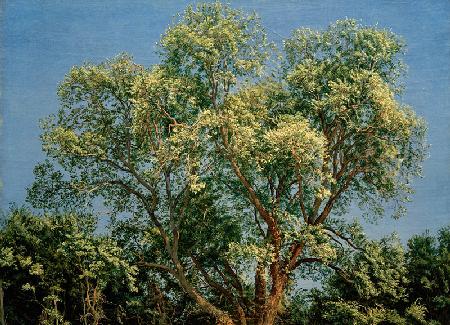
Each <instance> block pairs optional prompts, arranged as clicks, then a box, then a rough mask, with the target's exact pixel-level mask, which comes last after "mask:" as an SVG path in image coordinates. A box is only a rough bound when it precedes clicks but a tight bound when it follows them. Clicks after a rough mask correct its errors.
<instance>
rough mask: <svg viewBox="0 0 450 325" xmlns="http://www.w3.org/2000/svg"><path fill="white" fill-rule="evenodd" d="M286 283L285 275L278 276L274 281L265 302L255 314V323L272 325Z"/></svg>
mask: <svg viewBox="0 0 450 325" xmlns="http://www.w3.org/2000/svg"><path fill="white" fill-rule="evenodd" d="M285 284H286V277H285V276H283V277H280V279H279V280H278V281H277V283H275V284H274V285H273V287H272V290H271V292H270V296H269V297H268V299H267V302H266V304H265V305H264V306H263V308H261V310H260V314H259V315H257V316H258V319H257V322H256V324H257V325H273V324H274V322H275V318H276V317H277V314H278V309H279V306H280V302H281V298H282V297H283V292H284V288H285Z"/></svg>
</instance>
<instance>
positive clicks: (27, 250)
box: [0, 210, 136, 324]
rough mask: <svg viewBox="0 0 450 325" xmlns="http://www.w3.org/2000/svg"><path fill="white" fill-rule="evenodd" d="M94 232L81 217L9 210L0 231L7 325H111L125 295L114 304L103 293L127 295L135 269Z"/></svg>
mask: <svg viewBox="0 0 450 325" xmlns="http://www.w3.org/2000/svg"><path fill="white" fill-rule="evenodd" d="M95 228H96V224H95V220H93V219H92V218H91V217H86V216H80V215H77V216H75V215H55V216H52V215H47V216H43V217H39V216H35V215H32V214H31V213H30V212H28V211H26V210H15V211H12V212H11V214H10V216H9V218H8V219H7V221H6V224H5V226H4V227H3V228H2V229H1V231H0V270H1V272H0V280H1V281H2V283H3V286H4V290H5V291H4V309H5V320H6V323H7V324H24V323H26V324H36V323H39V324H69V323H80V324H99V323H100V322H101V320H102V319H109V323H111V322H114V323H117V317H116V314H117V310H120V309H121V308H124V307H125V306H126V298H127V296H126V295H125V297H124V298H125V299H122V300H121V301H120V303H119V304H116V305H114V304H111V302H110V301H107V300H106V299H105V293H108V294H109V296H113V293H115V294H116V295H117V293H118V292H119V291H121V290H122V291H123V292H127V293H128V296H132V295H133V291H135V286H134V282H135V274H136V267H135V266H131V265H130V264H129V263H127V261H126V259H125V258H124V255H123V252H122V250H121V249H120V248H119V247H118V246H117V245H116V243H115V242H114V241H113V240H112V239H111V238H109V237H106V236H102V235H95V234H94V232H95ZM121 305H122V306H121Z"/></svg>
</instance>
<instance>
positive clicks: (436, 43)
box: [0, 0, 450, 238]
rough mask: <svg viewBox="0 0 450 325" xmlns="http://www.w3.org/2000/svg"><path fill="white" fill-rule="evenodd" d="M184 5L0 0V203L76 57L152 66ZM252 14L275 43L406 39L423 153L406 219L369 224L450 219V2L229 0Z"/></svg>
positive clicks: (12, 196)
mask: <svg viewBox="0 0 450 325" xmlns="http://www.w3.org/2000/svg"><path fill="white" fill-rule="evenodd" d="M188 3H191V2H190V1H170V0H167V1H132V0H128V1H126V0H123V1H119V0H108V1H106V0H105V1H98V0H91V1H87V0H79V1H71V0H51V1H50V0H47V1H46V0H28V1H24V0H15V1H1V4H0V9H1V15H2V19H1V37H2V39H1V66H0V67H1V98H0V108H1V116H2V119H3V126H2V129H1V138H0V178H1V180H2V182H3V190H2V192H1V194H0V208H2V209H6V208H7V207H8V205H9V203H10V202H17V203H18V204H21V203H23V201H24V197H25V192H26V191H25V189H26V188H27V187H28V186H29V185H30V183H31V182H32V180H33V173H32V171H33V167H34V165H35V164H36V163H37V162H39V161H41V160H42V159H44V156H43V154H42V151H41V147H40V142H39V133H40V130H39V119H40V118H43V117H45V116H47V115H49V114H51V113H54V112H56V110H57V109H58V101H57V98H56V87H57V85H58V83H59V82H60V81H61V80H62V78H63V77H64V74H65V73H67V72H68V70H69V69H70V68H71V67H72V66H74V65H79V64H82V63H83V62H85V61H90V62H101V61H102V60H104V59H106V58H111V57H113V56H115V55H117V54H119V53H121V52H128V53H130V54H131V55H132V56H133V57H134V58H135V60H136V62H138V63H140V64H144V65H146V66H150V65H151V64H154V63H157V62H158V57H157V56H156V55H155V53H154V50H155V43H156V42H157V41H158V39H159V37H160V35H161V33H163V31H164V29H165V28H166V27H167V25H168V24H169V23H170V22H171V21H172V19H173V16H174V15H175V14H176V13H177V12H180V11H181V10H183V8H184V7H185V6H186V5H187V4H188ZM231 5H232V6H234V7H238V8H239V7H240V8H243V9H245V10H255V11H257V12H258V13H259V15H260V16H261V18H262V22H263V24H264V26H265V27H266V28H267V30H268V33H269V37H271V38H272V39H273V40H274V41H280V39H281V37H287V36H288V35H289V34H290V32H291V30H292V29H294V28H297V27H300V26H307V27H312V28H320V29H321V28H325V27H326V26H327V25H328V24H329V23H330V22H333V21H335V20H336V19H342V18H346V17H349V18H356V19H360V20H361V21H362V23H363V24H370V25H373V24H378V26H380V27H384V28H390V29H392V31H394V32H395V33H397V34H399V35H402V36H403V38H404V39H405V40H406V43H407V44H408V52H407V54H406V56H405V62H406V64H407V65H408V67H409V68H408V76H407V78H406V80H405V84H406V92H405V94H404V96H403V98H402V100H403V102H405V103H407V104H409V105H411V106H412V107H413V108H414V109H415V110H416V111H417V112H418V114H419V115H421V116H423V117H424V118H425V119H426V121H427V122H428V126H429V132H428V141H429V143H430V144H431V150H430V158H429V159H428V160H427V161H426V163H425V170H424V178H423V179H420V180H417V181H416V182H415V184H414V186H415V188H416V192H417V193H416V194H415V195H414V196H413V202H412V203H411V204H410V205H409V213H408V216H407V217H406V218H404V219H402V220H399V221H394V220H391V219H384V220H382V221H380V222H379V225H378V226H369V227H368V228H367V229H368V232H370V233H373V234H374V236H378V235H380V234H385V233H389V232H391V231H393V230H396V231H397V232H399V233H400V235H401V236H402V238H407V237H409V236H410V235H411V234H413V233H418V232H422V231H423V230H425V229H426V228H429V229H431V230H436V229H437V228H439V227H440V226H443V225H445V224H448V223H449V221H450V2H449V1H448V0H433V1H432V0H429V1H413V0H411V1H409V0H406V1H400V0H397V1H394V0H392V1H385V0H384V1H383V0H377V1H363V0H359V1H358V0H322V1H317V0H309V1H281V0H279V1H231Z"/></svg>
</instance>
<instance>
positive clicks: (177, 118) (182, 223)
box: [29, 3, 425, 313]
mask: <svg viewBox="0 0 450 325" xmlns="http://www.w3.org/2000/svg"><path fill="white" fill-rule="evenodd" d="M402 50H403V44H402V42H401V41H400V40H399V39H398V38H397V37H396V36H395V35H394V34H392V33H391V32H389V31H386V30H379V29H377V28H372V27H364V26H361V25H359V24H358V23H357V22H356V21H354V20H344V21H338V22H337V23H336V24H334V25H331V26H330V27H329V28H328V29H326V30H325V31H320V32H316V31H312V30H309V29H299V30H296V31H294V32H293V34H292V36H291V37H290V38H289V39H287V40H286V41H285V42H284V56H283V58H281V59H280V60H281V64H279V63H280V62H273V61H271V60H275V58H277V60H278V57H277V56H275V55H274V51H275V50H274V45H273V44H270V43H268V42H267V40H266V35H265V32H264V30H263V29H262V27H261V26H260V23H259V19H258V18H257V17H256V16H255V15H246V14H244V13H242V12H240V11H237V10H233V9H230V8H228V7H226V6H223V5H221V4H219V3H214V4H201V5H199V6H197V7H196V8H193V7H189V8H188V9H187V10H186V11H185V13H184V15H183V16H181V17H180V18H179V20H178V21H177V22H176V23H175V24H174V25H172V26H171V27H169V28H168V29H167V31H166V32H165V34H164V35H163V37H162V39H161V42H160V54H161V59H162V60H161V64H160V65H157V66H154V67H152V68H150V69H146V68H144V67H142V66H139V65H137V64H135V63H133V62H132V60H131V58H130V57H129V56H127V55H121V56H119V57H117V58H115V59H113V60H110V61H107V62H106V63H103V64H100V65H93V64H86V65H83V66H81V67H74V68H73V69H72V70H71V71H70V72H69V73H68V74H67V76H66V78H65V79H64V81H63V82H62V83H61V85H60V88H59V92H58V94H59V96H60V99H61V109H60V111H59V113H58V114H57V116H54V117H52V118H50V119H48V120H46V121H45V122H44V125H43V127H44V133H43V135H42V140H43V144H44V150H45V151H46V153H47V154H48V157H49V158H50V159H53V160H55V161H57V162H58V164H59V166H60V170H54V169H53V167H52V165H51V164H50V163H45V164H43V165H41V166H38V167H37V169H36V175H37V180H36V182H35V184H34V185H33V187H32V188H31V189H30V191H29V200H30V202H32V203H33V204H34V205H35V206H36V207H42V208H46V209H49V208H70V209H73V208H79V207H84V206H85V205H89V204H92V202H93V201H92V200H93V199H94V198H98V197H102V198H103V199H104V201H103V204H105V205H106V206H108V207H109V208H110V210H111V212H112V213H113V214H116V215H117V214H122V215H124V214H125V215H127V214H130V215H131V216H133V217H134V218H138V219H139V220H148V221H149V223H146V224H145V226H143V228H142V229H144V230H143V232H144V233H146V234H145V236H147V238H148V236H150V237H152V236H153V237H157V238H160V241H158V240H156V241H150V242H152V243H158V245H163V246H164V248H165V249H166V253H161V254H160V255H159V256H156V257H155V256H154V258H156V260H157V261H158V263H161V264H163V265H171V266H170V268H172V267H173V268H174V269H175V271H174V272H175V273H176V274H177V275H176V276H177V277H179V278H180V282H182V283H184V282H183V281H184V280H185V279H184V278H182V276H181V274H185V273H186V272H184V271H183V270H184V268H186V267H188V265H192V263H193V264H195V265H197V266H198V265H199V264H202V263H206V264H205V265H211V264H208V263H213V261H217V260H221V261H223V262H224V263H225V262H228V260H227V258H229V259H230V260H229V261H231V260H232V259H236V258H242V257H243V256H244V255H245V256H248V255H250V256H252V259H253V261H257V262H258V261H259V262H261V261H266V262H267V264H265V265H266V266H267V267H269V269H270V274H271V276H272V279H271V281H272V285H273V286H274V287H276V285H275V284H276V283H278V282H277V281H281V280H279V279H284V278H283V276H287V275H286V274H289V272H290V271H291V270H293V269H295V268H296V267H298V266H299V265H300V260H299V259H298V257H299V254H300V253H301V252H303V253H305V254H307V255H308V254H309V255H310V256H309V257H311V258H312V257H313V256H316V257H317V259H316V261H320V262H324V263H325V261H330V260H332V259H333V258H335V257H336V254H337V253H336V252H337V250H338V248H337V247H335V245H334V244H332V242H330V238H329V237H330V236H333V235H332V233H330V231H329V230H327V227H331V226H332V225H333V223H332V219H331V218H332V216H334V217H336V216H338V215H339V214H341V213H342V212H344V211H345V210H346V209H347V208H348V207H349V205H350V204H351V202H352V201H355V200H356V201H358V202H359V203H361V204H362V205H367V206H368V207H371V208H373V209H372V210H373V211H374V212H376V213H378V214H382V213H383V209H382V207H383V205H384V201H387V200H389V201H392V202H394V203H395V205H396V208H397V209H396V211H402V202H403V201H405V200H407V199H408V194H409V193H410V192H411V188H410V186H409V184H410V181H411V177H413V176H417V175H419V174H420V163H421V162H422V160H423V159H424V155H425V144H424V130H425V127H424V123H423V121H422V120H421V119H420V118H418V117H417V116H416V115H415V114H414V112H413V111H412V110H411V109H410V108H408V107H407V106H405V105H403V104H401V102H400V101H399V98H400V97H399V96H400V90H401V87H400V83H399V81H400V80H401V79H400V77H401V73H402V64H401V61H400V54H401V52H402ZM277 67H279V68H277ZM142 218H143V219H142ZM149 225H150V226H149ZM193 225H196V226H195V227H194V226H193ZM336 234H338V233H337V232H334V235H336ZM205 236H209V238H208V237H205ZM338 237H339V236H338ZM205 238H208V244H205V242H203V239H205ZM317 254H318V255H317ZM262 255H264V256H262ZM179 256H182V257H179ZM309 257H308V258H309ZM208 261H209V262H208ZM197 262H198V263H197ZM266 262H265V263H266ZM327 263H328V262H327ZM237 265H239V263H237ZM253 265H254V264H253ZM160 266H161V265H160ZM236 267H237V266H236ZM163 268H164V267H160V269H163ZM165 268H169V266H166V267H165ZM188 269H189V267H188ZM171 270H172V269H171ZM172 271H173V270H172ZM183 272H184V273H183ZM276 274H278V275H280V276H279V277H278V276H275V275H276ZM203 275H204V274H203ZM283 281H284V280H283ZM280 283H281V282H280ZM186 290H187V291H189V290H190V289H186ZM273 292H275V293H274V295H275V294H276V292H277V291H276V290H275V291H273ZM201 303H203V301H202V302H201ZM201 303H200V304H201ZM213 313H215V312H214V311H213Z"/></svg>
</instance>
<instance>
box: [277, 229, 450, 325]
mask: <svg viewBox="0 0 450 325" xmlns="http://www.w3.org/2000/svg"><path fill="white" fill-rule="evenodd" d="M447 239H448V227H447V228H443V229H441V230H440V232H439V235H438V236H437V237H434V236H431V235H430V234H428V233H426V234H423V235H415V236H413V237H412V238H411V239H410V240H409V242H408V249H407V250H406V251H405V249H404V248H403V247H402V246H401V245H400V243H399V242H398V240H397V239H396V238H395V237H390V238H384V239H382V240H380V241H371V240H368V239H367V238H366V239H365V244H364V245H362V246H361V247H362V248H361V250H358V251H355V252H352V253H346V254H344V256H343V257H344V258H341V260H340V264H341V265H340V266H341V267H342V269H341V271H340V273H337V274H333V273H331V274H330V273H328V274H326V275H325V278H324V279H323V282H322V288H320V289H318V288H315V289H312V290H310V291H303V292H302V291H300V292H298V293H296V294H295V295H294V297H293V298H292V299H291V300H290V304H289V306H288V310H287V313H286V315H285V319H284V322H285V323H287V324H324V323H326V324H342V323H345V324H446V323H447V317H448V304H446V301H447V297H448V287H446V284H447V283H448V275H449V272H448V264H449V263H448V259H446V258H448V256H446V255H448V254H447V252H448V247H446V246H447V245H448V242H447V241H446V240H447ZM437 243H439V244H437ZM440 254H442V255H440ZM431 283H433V284H434V286H433V285H431V286H430V284H431ZM438 283H439V284H438ZM440 303H441V304H440Z"/></svg>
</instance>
